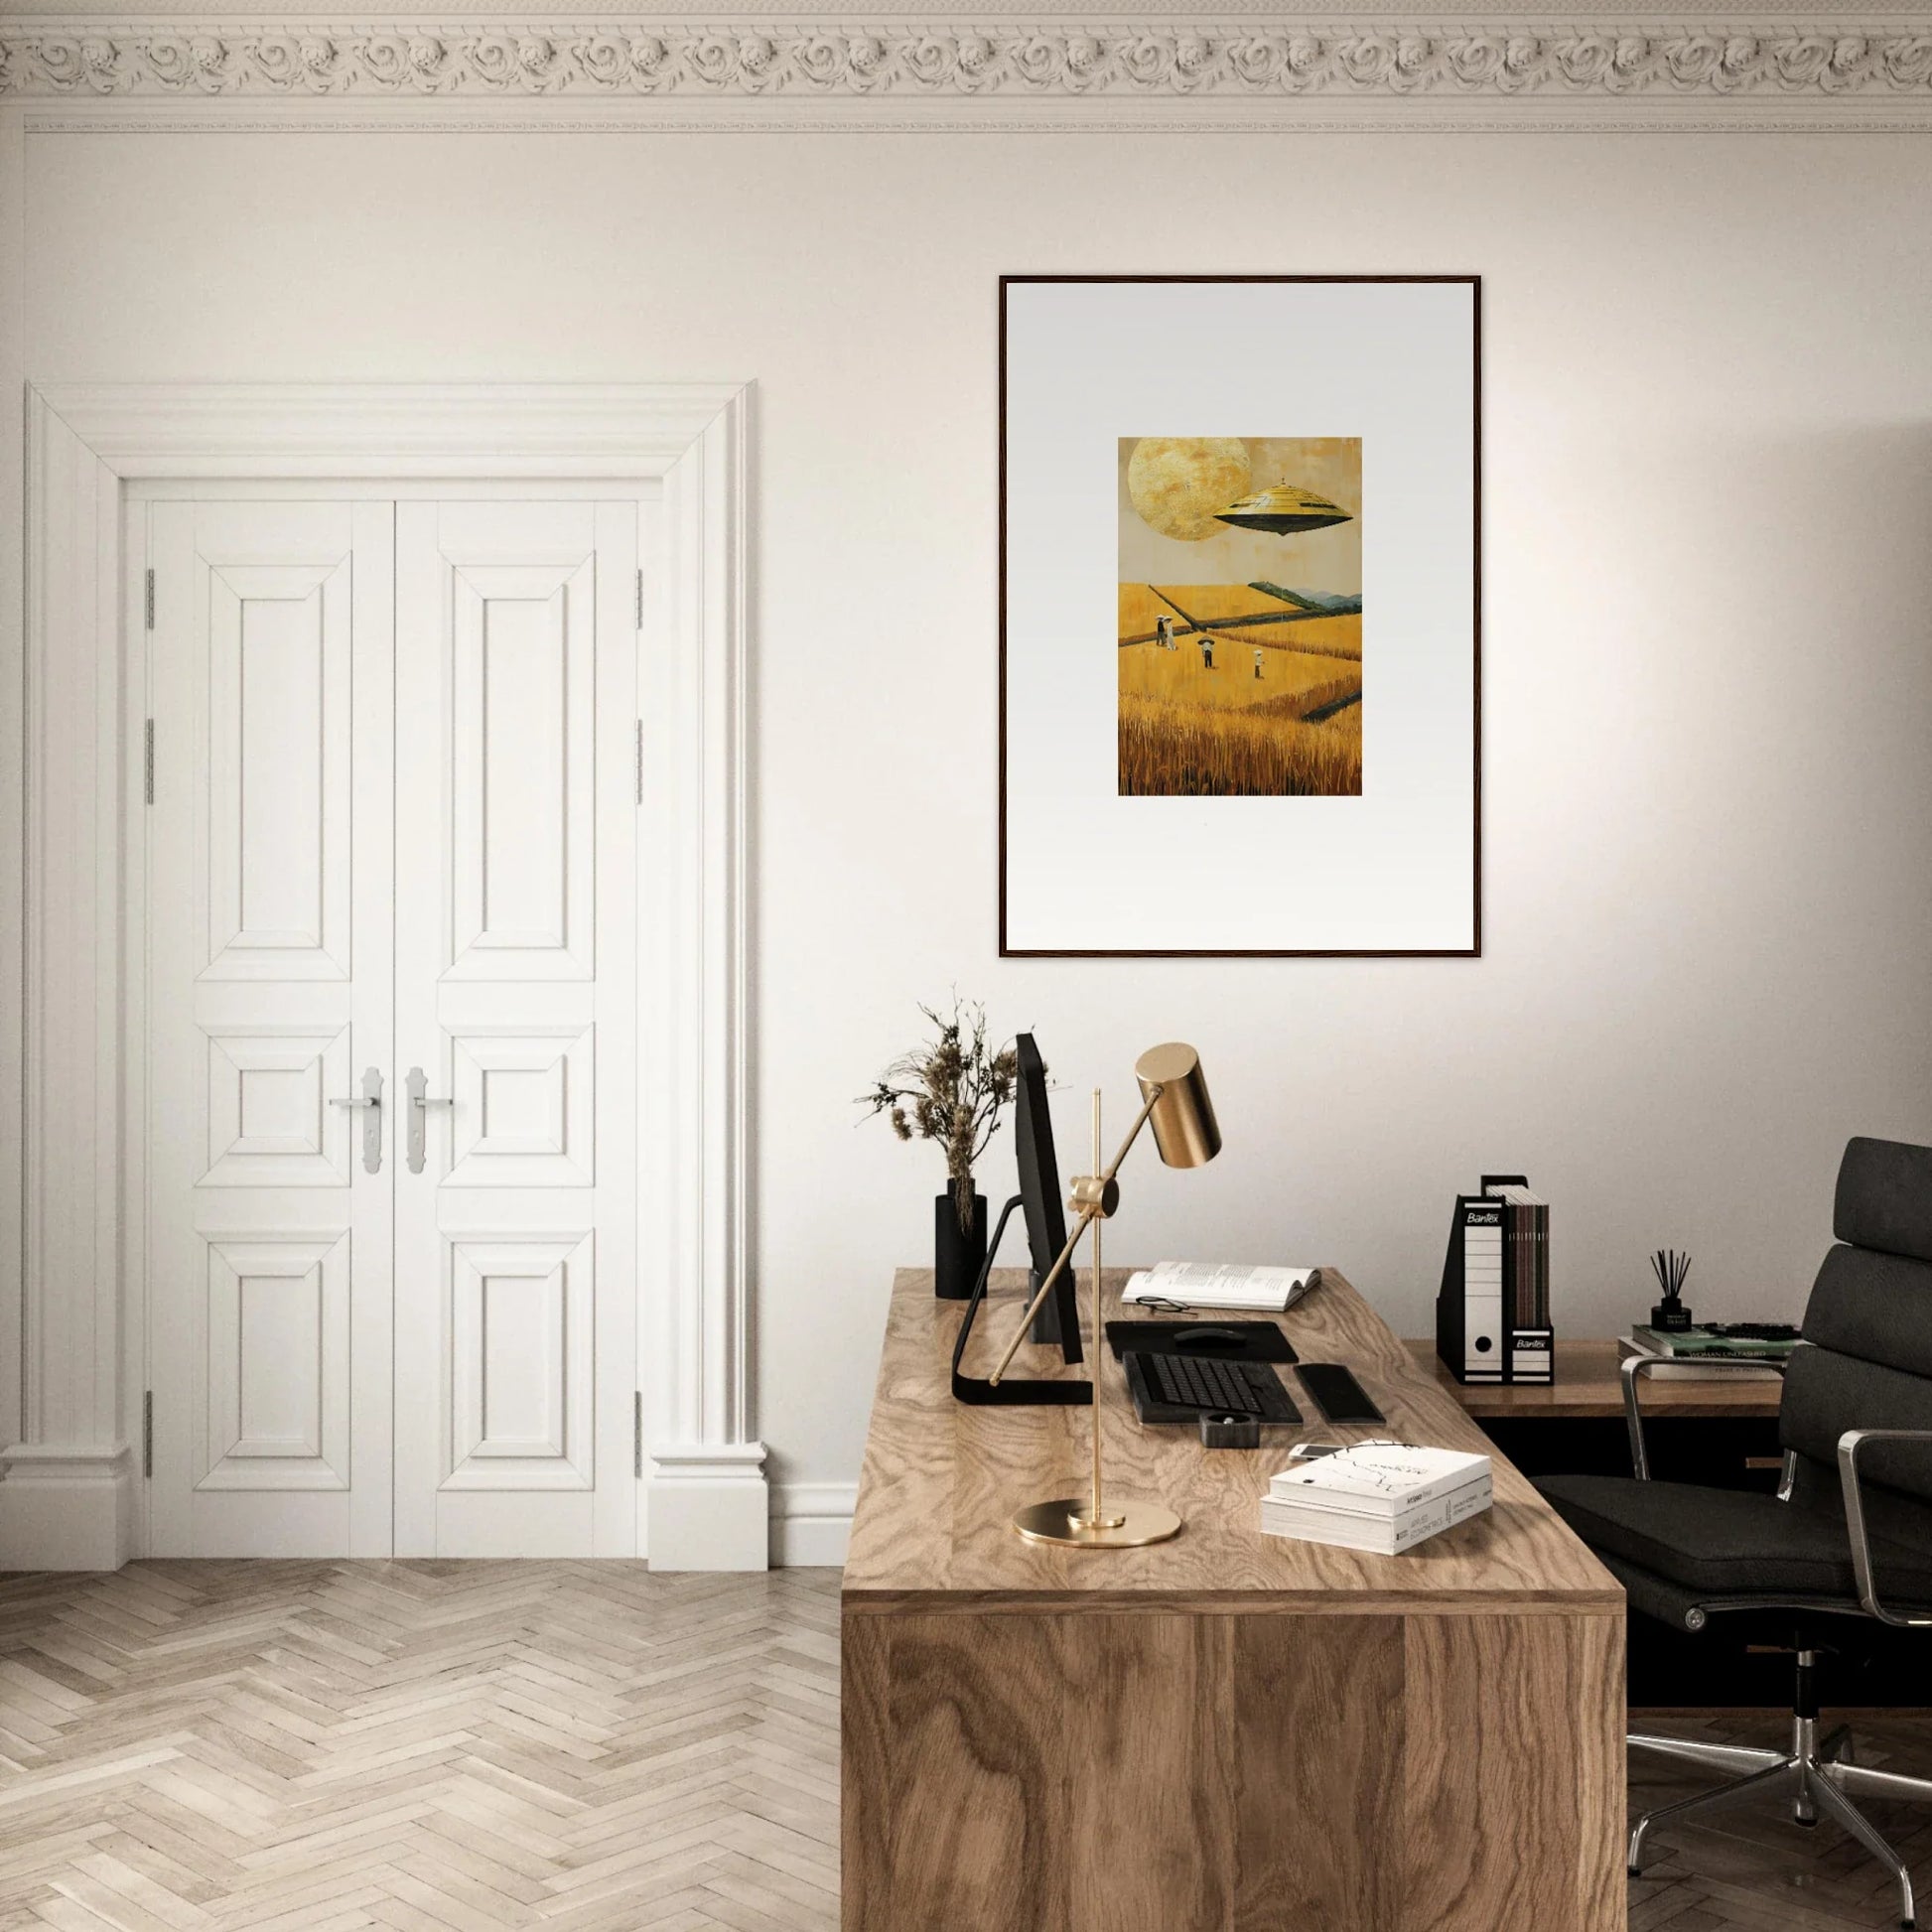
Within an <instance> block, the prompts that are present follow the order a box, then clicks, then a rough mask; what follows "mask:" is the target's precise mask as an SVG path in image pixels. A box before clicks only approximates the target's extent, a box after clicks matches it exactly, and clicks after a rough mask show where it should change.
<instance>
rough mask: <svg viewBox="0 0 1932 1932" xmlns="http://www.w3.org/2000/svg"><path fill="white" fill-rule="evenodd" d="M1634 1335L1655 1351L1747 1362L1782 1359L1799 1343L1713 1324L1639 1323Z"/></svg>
mask: <svg viewBox="0 0 1932 1932" xmlns="http://www.w3.org/2000/svg"><path fill="white" fill-rule="evenodd" d="M1630 1339H1631V1340H1632V1341H1634V1342H1635V1343H1636V1344H1637V1346H1638V1347H1639V1348H1643V1349H1647V1350H1648V1351H1649V1352H1650V1353H1651V1354H1653V1355H1684V1356H1690V1355H1710V1356H1716V1357H1719V1358H1720V1359H1722V1358H1725V1357H1734V1358H1735V1359H1737V1360H1738V1361H1745V1362H1781V1361H1783V1360H1785V1358H1786V1357H1787V1356H1789V1354H1790V1353H1791V1351H1792V1350H1793V1349H1794V1348H1795V1347H1797V1345H1798V1344H1797V1342H1796V1341H1795V1340H1794V1341H1763V1340H1759V1339H1755V1338H1752V1339H1746V1338H1745V1337H1743V1336H1741V1335H1714V1334H1713V1333H1712V1332H1711V1330H1710V1329H1709V1328H1680V1329H1677V1330H1675V1331H1674V1332H1673V1331H1669V1330H1666V1329H1663V1328H1649V1327H1637V1328H1632V1329H1631V1330H1630Z"/></svg>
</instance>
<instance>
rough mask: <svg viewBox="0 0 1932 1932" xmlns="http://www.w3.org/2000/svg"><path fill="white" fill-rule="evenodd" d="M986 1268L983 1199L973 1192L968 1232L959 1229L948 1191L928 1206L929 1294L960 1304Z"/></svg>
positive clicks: (956, 1210)
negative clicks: (930, 1271)
mask: <svg viewBox="0 0 1932 1932" xmlns="http://www.w3.org/2000/svg"><path fill="white" fill-rule="evenodd" d="M985 1266H986V1196H985V1195H984V1194H982V1193H980V1192H979V1191H978V1189H977V1188H976V1189H975V1190H974V1192H973V1227H972V1232H971V1233H970V1234H969V1233H964V1232H962V1231H961V1229H960V1225H959V1208H958V1206H957V1204H956V1203H955V1202H954V1200H953V1191H952V1189H951V1188H950V1187H948V1188H947V1189H946V1191H945V1192H944V1193H943V1194H941V1195H940V1196H939V1198H938V1199H937V1200H935V1201H934V1202H933V1203H932V1292H933V1294H934V1295H936V1296H937V1297H938V1298H939V1299H940V1301H942V1302H963V1301H965V1300H966V1299H967V1298H968V1297H969V1296H970V1295H971V1294H972V1292H973V1284H974V1283H975V1282H976V1281H978V1280H979V1275H980V1270H981V1269H982V1268H983V1267H985Z"/></svg>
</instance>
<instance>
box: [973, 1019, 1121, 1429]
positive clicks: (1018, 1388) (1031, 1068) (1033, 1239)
mask: <svg viewBox="0 0 1932 1932" xmlns="http://www.w3.org/2000/svg"><path fill="white" fill-rule="evenodd" d="M1014 1052H1015V1056H1016V1058H1017V1059H1018V1061H1019V1066H1018V1077H1017V1079H1016V1082H1015V1090H1014V1123H1015V1125H1014V1155H1015V1159H1016V1160H1017V1162H1018V1164H1019V1168H1020V1191H1019V1193H1017V1194H1015V1195H1014V1197H1013V1198H1012V1199H1011V1200H1010V1201H1008V1202H1007V1204H1006V1206H1005V1207H1003V1208H1002V1209H1001V1210H1000V1220H999V1225H998V1226H997V1227H996V1228H995V1229H994V1231H993V1240H992V1243H991V1244H990V1246H989V1247H988V1249H987V1252H986V1266H985V1267H984V1268H983V1269H981V1271H980V1278H979V1280H978V1281H977V1282H976V1283H975V1284H974V1286H973V1294H972V1299H971V1300H970V1301H969V1302H968V1303H967V1304H966V1311H965V1313H964V1314H963V1315H962V1316H961V1317H960V1323H959V1334H958V1336H957V1338H956V1339H955V1341H954V1343H953V1351H952V1392H953V1394H954V1395H955V1396H957V1397H958V1398H959V1400H960V1401H961V1402H973V1403H985V1404H994V1403H998V1404H1021V1403H1065V1404H1075V1403H1085V1402H1091V1401H1092V1400H1093V1390H1092V1388H1091V1386H1090V1385H1089V1384H1088V1383H1086V1382H1084V1381H1082V1382H1036V1381H1032V1380H1030V1379H1028V1378H1027V1377H1024V1376H1016V1375H1006V1376H1002V1377H1001V1378H1000V1380H999V1382H998V1383H997V1384H995V1383H993V1382H990V1381H988V1380H987V1379H986V1378H985V1377H984V1376H973V1375H968V1374H966V1373H965V1370H964V1368H963V1366H962V1364H963V1363H964V1361H965V1357H966V1349H967V1344H968V1343H969V1341H970V1340H971V1338H972V1333H973V1320H974V1317H975V1316H976V1315H977V1314H978V1313H979V1311H980V1304H981V1303H982V1302H983V1301H985V1299H986V1284H987V1279H988V1277H989V1276H990V1275H991V1274H992V1272H993V1264H994V1262H995V1260H996V1259H997V1258H998V1256H999V1253H1000V1237H1001V1236H1002V1235H1003V1234H1004V1233H1005V1232H1006V1226H1007V1222H1008V1221H1009V1220H1011V1219H1012V1218H1013V1211H1014V1209H1015V1208H1018V1209H1020V1211H1021V1213H1022V1214H1023V1215H1024V1216H1025V1219H1026V1223H1027V1246H1028V1248H1029V1249H1030V1250H1031V1257H1030V1258H1031V1260H1032V1263H1033V1266H1032V1269H1031V1271H1030V1273H1029V1283H1030V1286H1029V1288H1028V1291H1027V1299H1028V1300H1029V1301H1030V1302H1031V1301H1032V1299H1033V1298H1034V1296H1035V1295H1037V1294H1038V1293H1039V1285H1040V1283H1041V1282H1042V1281H1044V1280H1045V1279H1046V1275H1047V1272H1048V1271H1049V1270H1050V1269H1051V1268H1052V1266H1053V1263H1054V1262H1055V1261H1057V1260H1058V1259H1059V1253H1060V1250H1061V1249H1062V1248H1063V1247H1065V1246H1066V1215H1065V1212H1064V1210H1063V1209H1062V1207H1061V1205H1060V1169H1059V1163H1058V1162H1057V1161H1056V1160H1055V1159H1054V1158H1053V1116H1052V1114H1051V1113H1050V1112H1049V1111H1048V1109H1047V1104H1046V1063H1045V1061H1043V1060H1042V1059H1041V1058H1040V1057H1039V1048H1038V1046H1037V1045H1036V1044H1035V1040H1034V1036H1033V1035H1032V1034H1021V1035H1019V1036H1018V1037H1017V1038H1016V1039H1015V1041H1014ZM1031 1338H1032V1339H1033V1340H1035V1341H1040V1342H1045V1343H1047V1344H1048V1345H1049V1346H1053V1345H1057V1346H1058V1348H1059V1351H1060V1357H1061V1359H1062V1360H1063V1361H1066V1362H1069V1363H1070V1362H1078V1361H1080V1360H1082V1359H1083V1357H1084V1351H1083V1349H1082V1347H1081V1343H1080V1317H1079V1312H1078V1308H1077V1305H1076V1303H1075V1301H1074V1295H1073V1270H1072V1269H1071V1268H1068V1269H1066V1270H1065V1271H1064V1273H1062V1274H1061V1276H1060V1278H1059V1280H1058V1281H1057V1282H1055V1283H1054V1284H1053V1292H1052V1294H1050V1295H1049V1296H1047V1298H1046V1300H1045V1301H1044V1302H1043V1303H1041V1305H1040V1310H1039V1313H1038V1314H1037V1315H1035V1317H1034V1325H1033V1329H1032V1331H1031Z"/></svg>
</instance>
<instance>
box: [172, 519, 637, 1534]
mask: <svg viewBox="0 0 1932 1932" xmlns="http://www.w3.org/2000/svg"><path fill="white" fill-rule="evenodd" d="M641 509H642V506H640V504H639V503H638V502H637V501H634V500H632V501H587V500H582V499H578V500H549V501H517V502H510V501H501V500H488V501H433V500H393V501H369V500H345V501H302V502H297V501H281V500H220V501H214V500H204V501H184V500H157V501H154V502H152V503H150V504H149V505H148V506H147V514H148V538H149V558H150V563H151V565H152V568H153V571H154V580H153V594H152V610H153V621H152V627H151V629H150V631H149V691H150V708H151V710H152V713H153V718H154V753H153V773H154V778H153V802H152V806H151V808H150V809H149V810H148V812H147V814H146V816H147V821H148V832H149V837H148V892H147V906H148V917H147V934H148V953H149V959H148V974H147V989H148V990H147V1010H146V1030H147V1035H148V1041H149V1051H148V1088H147V1094H146V1119H147V1144H146V1166H147V1193H148V1227H147V1230H146V1244H145V1246H146V1257H147V1276H148V1336H149V1366H150V1388H151V1391H152V1394H151V1401H152V1422H151V1430H152V1469H153V1473H152V1479H151V1483H150V1487H149V1546H150V1549H151V1550H152V1551H153V1553H154V1554H156V1555H164V1556H297V1555H309V1556H337V1555H354V1556H386V1555H389V1554H391V1553H392V1552H393V1553H394V1554H396V1555H399V1556H485V1555H497V1556H557V1555H585V1556H588V1555H624V1554H628V1553H629V1552H630V1551H632V1550H633V1549H634V1548H635V1520H636V1514H635V1492H636V1484H635V1481H634V1478H633V1473H632V1394H631V1392H632V1390H633V1388H634V1386H635V1377H634V1374H633V1372H632V1371H633V1363H634V1359H635V1318H636V1311H635V1293H634V1284H635V1197H636V1190H635V1178H634V1172H635V1164H636V1127H635V1121H636V1111H637V1110H636V1101H637V1092H636V967H635V931H634V926H635V918H634V902H635V900H634V894H635V886H634V880H635V865H634V844H635V839H636V836H637V833H636V806H635V790H634V773H633V745H634V742H635V741H634V739H633V732H634V729H635V726H634V720H635V709H636V706H635V692H636V615H635V614H636V608H637V602H638V599H637V577H636V568H637V557H638V532H639V518H640V514H641ZM370 1102H374V1103H375V1104H373V1105H371V1104H369V1103H370Z"/></svg>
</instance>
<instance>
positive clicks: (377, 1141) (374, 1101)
mask: <svg viewBox="0 0 1932 1932" xmlns="http://www.w3.org/2000/svg"><path fill="white" fill-rule="evenodd" d="M329 1104H330V1106H332V1107H361V1108H365V1109H366V1110H367V1111H366V1112H365V1113H364V1114H363V1116H362V1165H363V1167H365V1168H366V1169H367V1170H368V1171H369V1173H381V1172H382V1075H381V1074H380V1073H379V1072H377V1071H376V1069H375V1068H374V1067H370V1068H368V1069H367V1071H366V1072H364V1073H363V1075H362V1091H361V1093H360V1094H358V1095H356V1096H355V1097H354V1098H352V1099H347V1100H331V1101H330V1103H329Z"/></svg>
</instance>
